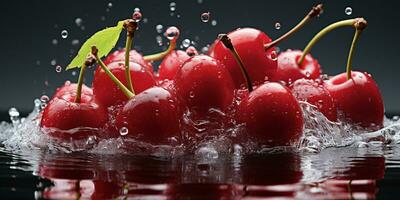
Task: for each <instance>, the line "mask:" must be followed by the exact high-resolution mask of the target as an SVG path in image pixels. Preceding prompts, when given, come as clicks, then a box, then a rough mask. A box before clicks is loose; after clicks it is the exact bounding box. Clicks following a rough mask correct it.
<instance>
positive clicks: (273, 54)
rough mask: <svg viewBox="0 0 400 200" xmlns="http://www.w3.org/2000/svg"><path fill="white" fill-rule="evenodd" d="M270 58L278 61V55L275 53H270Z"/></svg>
mask: <svg viewBox="0 0 400 200" xmlns="http://www.w3.org/2000/svg"><path fill="white" fill-rule="evenodd" d="M270 57H271V59H272V60H274V61H276V60H278V54H277V53H276V51H272V52H271V54H270Z"/></svg>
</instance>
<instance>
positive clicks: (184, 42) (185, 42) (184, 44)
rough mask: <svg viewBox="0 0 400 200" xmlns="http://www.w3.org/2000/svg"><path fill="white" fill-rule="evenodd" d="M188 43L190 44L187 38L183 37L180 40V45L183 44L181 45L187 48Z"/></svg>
mask: <svg viewBox="0 0 400 200" xmlns="http://www.w3.org/2000/svg"><path fill="white" fill-rule="evenodd" d="M189 45H190V40H189V39H184V40H183V41H182V46H183V47H185V48H188V47H189Z"/></svg>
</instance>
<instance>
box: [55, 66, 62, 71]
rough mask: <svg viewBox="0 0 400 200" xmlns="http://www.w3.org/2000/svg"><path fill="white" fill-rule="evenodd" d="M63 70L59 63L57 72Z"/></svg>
mask: <svg viewBox="0 0 400 200" xmlns="http://www.w3.org/2000/svg"><path fill="white" fill-rule="evenodd" d="M61 70H62V67H61V66H60V65H57V66H56V72H57V73H60V72H61Z"/></svg>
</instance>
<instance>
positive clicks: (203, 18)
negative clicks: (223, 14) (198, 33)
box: [200, 12, 210, 23]
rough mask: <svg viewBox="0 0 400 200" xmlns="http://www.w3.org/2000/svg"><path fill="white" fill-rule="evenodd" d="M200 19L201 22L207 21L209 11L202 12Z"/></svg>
mask: <svg viewBox="0 0 400 200" xmlns="http://www.w3.org/2000/svg"><path fill="white" fill-rule="evenodd" d="M200 19H201V21H202V22H205V23H206V22H208V21H209V20H210V12H205V13H202V14H201V16H200Z"/></svg>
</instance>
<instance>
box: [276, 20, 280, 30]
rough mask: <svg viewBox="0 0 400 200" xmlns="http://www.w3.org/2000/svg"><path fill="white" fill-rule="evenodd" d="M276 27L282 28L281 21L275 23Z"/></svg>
mask: <svg viewBox="0 0 400 200" xmlns="http://www.w3.org/2000/svg"><path fill="white" fill-rule="evenodd" d="M275 29H276V30H279V29H281V23H279V22H276V23H275Z"/></svg>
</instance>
